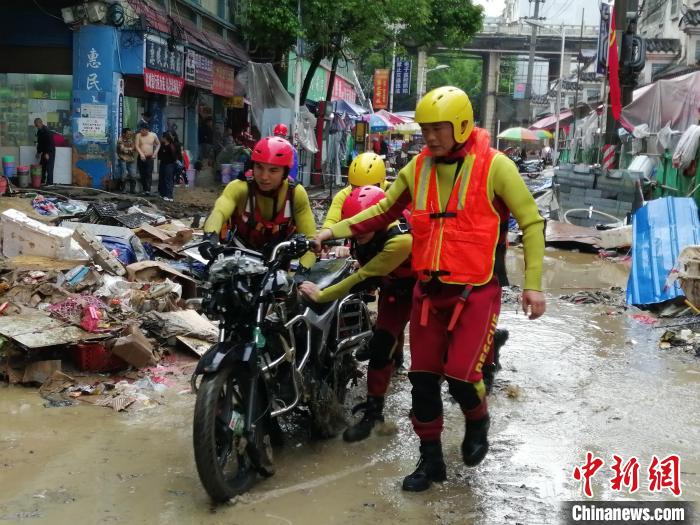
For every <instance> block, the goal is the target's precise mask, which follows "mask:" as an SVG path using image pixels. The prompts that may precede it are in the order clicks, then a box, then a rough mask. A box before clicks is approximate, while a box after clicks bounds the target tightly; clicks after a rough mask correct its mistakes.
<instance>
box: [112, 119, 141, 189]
mask: <svg viewBox="0 0 700 525" xmlns="http://www.w3.org/2000/svg"><path fill="white" fill-rule="evenodd" d="M114 182H115V183H116V185H117V189H118V190H119V191H121V192H124V191H126V185H127V183H128V184H129V193H136V145H135V144H134V133H133V132H132V131H131V130H130V129H129V128H124V129H123V130H122V136H121V137H119V140H118V141H117V169H116V170H115V179H114Z"/></svg>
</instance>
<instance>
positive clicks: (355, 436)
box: [343, 396, 384, 443]
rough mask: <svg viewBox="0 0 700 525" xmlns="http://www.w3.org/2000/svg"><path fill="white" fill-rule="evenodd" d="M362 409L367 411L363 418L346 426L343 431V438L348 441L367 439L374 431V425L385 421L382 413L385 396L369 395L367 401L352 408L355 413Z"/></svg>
mask: <svg viewBox="0 0 700 525" xmlns="http://www.w3.org/2000/svg"><path fill="white" fill-rule="evenodd" d="M360 410H364V411H365V413H364V415H363V416H362V419H360V421H358V422H357V423H355V424H354V425H353V426H351V427H349V428H346V429H345V432H343V439H344V440H345V441H347V442H348V443H352V442H353V441H362V440H363V439H367V438H368V437H369V435H370V434H371V433H372V429H373V428H374V425H375V424H376V423H383V422H384V416H383V415H382V412H383V411H384V398H383V397H372V396H367V401H365V402H364V403H360V404H359V405H356V406H355V407H354V408H353V409H352V413H353V414H355V413H357V412H359V411H360Z"/></svg>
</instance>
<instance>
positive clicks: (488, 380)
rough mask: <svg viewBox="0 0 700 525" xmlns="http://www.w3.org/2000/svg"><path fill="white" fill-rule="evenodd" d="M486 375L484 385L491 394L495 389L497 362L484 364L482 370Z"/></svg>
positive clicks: (484, 375)
mask: <svg viewBox="0 0 700 525" xmlns="http://www.w3.org/2000/svg"><path fill="white" fill-rule="evenodd" d="M481 373H482V375H483V377H484V386H485V387H486V393H487V394H490V393H491V391H492V390H493V381H494V379H495V377H496V364H495V363H491V364H489V365H484V368H483V369H482V371H481Z"/></svg>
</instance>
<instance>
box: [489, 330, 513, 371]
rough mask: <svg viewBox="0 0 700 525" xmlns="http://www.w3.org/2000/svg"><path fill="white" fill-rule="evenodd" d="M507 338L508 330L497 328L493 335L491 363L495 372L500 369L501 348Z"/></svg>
mask: <svg viewBox="0 0 700 525" xmlns="http://www.w3.org/2000/svg"><path fill="white" fill-rule="evenodd" d="M509 336H510V334H509V333H508V330H504V329H501V328H497V329H496V333H495V334H494V335H493V362H494V364H495V365H496V370H500V369H501V347H502V346H503V345H504V344H506V341H508V337H509Z"/></svg>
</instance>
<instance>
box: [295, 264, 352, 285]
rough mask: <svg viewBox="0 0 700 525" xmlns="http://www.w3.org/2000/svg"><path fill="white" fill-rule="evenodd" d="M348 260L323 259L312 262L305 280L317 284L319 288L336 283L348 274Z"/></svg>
mask: <svg viewBox="0 0 700 525" xmlns="http://www.w3.org/2000/svg"><path fill="white" fill-rule="evenodd" d="M350 264H351V263H350V262H349V261H348V260H347V259H324V260H321V261H318V262H317V263H316V264H314V265H313V266H312V267H311V269H310V270H309V272H308V274H307V275H306V280H308V281H311V282H312V283H315V284H316V285H318V287H319V288H321V289H323V288H328V287H329V286H331V285H333V284H336V283H338V282H340V281H342V280H343V278H345V276H347V275H348V273H349V272H348V270H349V269H350Z"/></svg>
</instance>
